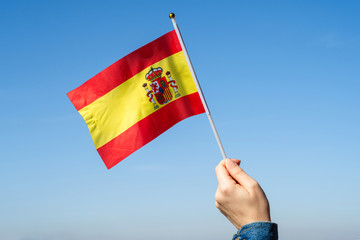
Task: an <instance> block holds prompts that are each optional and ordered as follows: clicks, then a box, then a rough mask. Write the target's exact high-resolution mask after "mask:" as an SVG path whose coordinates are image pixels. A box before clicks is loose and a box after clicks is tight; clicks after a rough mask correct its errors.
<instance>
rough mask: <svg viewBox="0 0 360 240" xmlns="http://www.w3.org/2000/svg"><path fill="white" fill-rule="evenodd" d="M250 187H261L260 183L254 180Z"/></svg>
mask: <svg viewBox="0 0 360 240" xmlns="http://www.w3.org/2000/svg"><path fill="white" fill-rule="evenodd" d="M249 187H250V188H251V189H257V188H258V187H259V183H258V182H257V181H255V180H252V181H250V183H249Z"/></svg>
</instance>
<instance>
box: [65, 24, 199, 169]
mask: <svg viewBox="0 0 360 240" xmlns="http://www.w3.org/2000/svg"><path fill="white" fill-rule="evenodd" d="M67 95H68V97H69V98H70V100H71V102H72V103H73V105H74V106H75V108H76V109H77V110H78V111H79V113H80V114H81V116H82V117H83V118H84V120H85V122H86V124H87V126H88V128H89V131H90V134H91V137H92V139H93V142H94V144H95V148H96V149H97V151H98V153H99V155H100V156H101V158H102V160H103V161H104V163H105V165H106V167H107V168H108V169H110V168H112V167H113V166H115V165H116V164H117V163H119V162H120V161H122V160H123V159H124V158H126V157H127V156H129V155H130V154H132V153H133V152H135V151H136V150H138V149H139V148H141V147H142V146H144V145H145V144H147V143H149V142H150V141H152V140H153V139H155V138H156V137H158V136H159V135H160V134H162V133H163V132H165V131H166V130H168V129H169V128H171V127H172V126H173V125H175V124H176V123H178V122H180V121H182V120H183V119H185V118H188V117H190V116H193V115H196V114H200V113H204V112H205V110H204V107H203V105H202V102H201V100H200V97H199V94H198V92H197V89H196V86H195V83H194V80H193V78H192V76H191V73H190V69H189V67H188V65H187V63H186V59H185V55H184V53H183V51H182V49H181V46H180V43H179V39H178V37H177V35H176V32H175V31H174V30H173V31H171V32H169V33H167V34H165V35H163V36H161V37H160V38H158V39H156V40H154V41H152V42H150V43H148V44H147V45H145V46H143V47H141V48H139V49H137V50H135V51H134V52H132V53H130V54H128V55H127V56H125V57H124V58H122V59H120V60H118V61H117V62H115V63H114V64H112V65H111V66H109V67H107V68H106V69H105V70H103V71H102V72H100V73H98V74H97V75H95V76H94V77H92V78H91V79H89V80H88V81H86V82H85V83H84V84H82V85H81V86H79V87H78V88H76V89H74V90H72V91H70V92H69V93H68V94H67ZM158 154H161V153H158Z"/></svg>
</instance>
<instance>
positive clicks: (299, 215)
mask: <svg viewBox="0 0 360 240" xmlns="http://www.w3.org/2000/svg"><path fill="white" fill-rule="evenodd" d="M170 12H175V13H176V19H177V22H178V24H179V26H180V29H181V31H182V34H183V37H184V40H185V43H186V45H187V48H188V51H189V54H190V57H191V59H192V62H193V65H194V67H195V70H196V72H197V75H198V78H199V81H200V83H201V85H202V88H203V91H204V93H205V97H206V98H207V101H208V104H209V106H210V110H211V112H212V114H213V118H214V120H215V123H216V126H217V128H218V131H219V134H220V136H221V138H222V141H223V144H224V147H225V150H226V152H227V154H228V156H230V157H233V158H239V159H242V161H243V162H242V166H243V168H244V169H245V170H246V171H247V172H248V173H249V174H250V175H251V176H253V177H254V178H256V179H257V180H258V181H259V182H260V184H261V185H262V187H263V188H264V190H265V192H266V193H267V196H268V198H269V201H270V204H271V213H272V219H273V221H274V222H277V223H278V224H279V231H280V232H279V233H280V237H281V239H292V240H300V239H310V240H311V239H316V240H322V239H324V240H325V239H326V240H332V239H349V240H358V239H360V219H359V216H360V174H359V170H360V157H359V156H360V137H359V136H360V127H359V123H360V111H359V110H360V94H359V93H360V15H359V13H360V2H359V1H340V0H339V1H330V0H326V1H325V0H323V1H304V0H301V1H240V0H237V1H235V0H234V1H152V2H151V1H150V2H149V1H85V0H84V1H66V0H65V1H10V0H9V1H1V2H0V30H1V32H0V73H1V75H0V81H1V85H0V101H1V111H0V114H1V115H0V116H1V118H0V132H1V138H0V146H1V151H0V159H1V161H0V191H1V193H0V239H1V240H64V239H66V240H85V239H86V240H95V239H97V240H98V239H104V240H115V239H116V240H118V239H124V240H140V239H154V240H165V239H170V238H171V239H175V240H177V239H178V240H180V239H181V240H183V239H187V240H198V239H207V240H218V239H231V237H232V235H233V234H234V233H235V230H236V229H235V228H234V227H233V226H232V224H231V223H230V222H228V221H227V219H226V218H225V217H223V216H222V215H221V213H220V212H218V210H217V209H216V208H215V205H214V201H215V200H214V193H215V191H216V188H217V181H216V177H215V172H214V168H215V166H216V165H217V163H218V162H219V161H220V159H221V154H220V151H219V149H218V147H217V144H216V141H215V138H214V137H213V133H212V132H211V128H210V125H209V123H208V121H207V118H206V116H205V115H204V114H202V115H198V116H195V117H191V118H189V119H187V120H185V121H183V122H181V123H179V124H177V125H176V126H175V127H173V128H171V129H170V130H169V131H167V132H165V133H164V134H163V135H161V136H160V137H159V138H157V139H155V140H154V141H153V142H151V143H149V144H148V145H146V146H145V147H143V148H142V149H140V150H139V151H137V152H136V153H134V154H132V155H131V156H130V157H128V158H127V159H125V160H124V161H123V162H121V163H120V164H118V165H117V166H115V167H114V168H113V169H111V170H107V169H106V167H105V165H104V164H103V162H102V160H101V159H100V157H99V155H98V154H97V152H96V149H95V147H94V145H93V142H92V139H91V137H90V134H89V131H88V129H87V126H86V124H85V122H84V121H83V119H82V118H81V116H80V114H78V112H77V111H76V110H75V108H74V107H73V105H72V104H71V102H70V101H69V99H68V98H67V96H66V93H67V92H69V91H70V90H72V89H74V88H76V87H78V86H79V85H80V84H82V83H83V82H85V81H86V80H88V79H89V78H91V77H92V76H94V75H95V74H97V73H98V72H100V71H101V70H103V69H104V68H106V67H107V66H109V65H111V64H112V63H113V62H115V61H116V60H118V59H120V58H121V57H123V56H125V55H127V54H128V53H130V52H132V51H134V50H135V49H137V48H139V47H141V46H143V45H144V44H146V43H148V42H150V41H152V40H154V39H156V38H157V37H159V36H161V35H163V34H165V33H166V32H168V31H171V30H172V29H173V28H172V24H171V21H170V19H169V18H168V14H169V13H170Z"/></svg>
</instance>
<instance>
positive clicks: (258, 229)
mask: <svg viewBox="0 0 360 240" xmlns="http://www.w3.org/2000/svg"><path fill="white" fill-rule="evenodd" d="M277 239H278V229H277V224H276V223H272V222H253V223H249V224H246V225H244V226H242V227H241V229H240V230H239V231H238V232H237V233H236V234H235V235H234V237H233V240H277Z"/></svg>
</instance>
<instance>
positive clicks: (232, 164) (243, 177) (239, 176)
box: [226, 159, 256, 189]
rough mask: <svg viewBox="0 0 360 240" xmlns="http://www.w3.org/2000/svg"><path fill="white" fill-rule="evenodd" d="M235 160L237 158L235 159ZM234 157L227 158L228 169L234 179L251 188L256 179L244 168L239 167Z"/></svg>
mask: <svg viewBox="0 0 360 240" xmlns="http://www.w3.org/2000/svg"><path fill="white" fill-rule="evenodd" d="M234 160H235V159H234ZM234 160H232V159H226V169H227V170H228V172H229V174H230V175H231V177H232V178H233V179H235V180H236V181H237V182H238V183H239V184H240V185H242V186H244V187H245V188H246V189H250V188H251V186H253V185H254V184H255V183H256V181H255V180H254V179H253V178H252V177H250V176H249V175H247V173H246V172H244V170H243V169H242V168H241V167H239V166H238V165H237V164H236V163H237V162H236V161H234Z"/></svg>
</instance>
